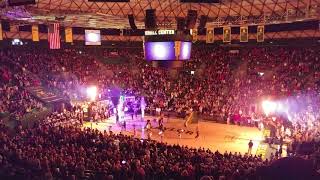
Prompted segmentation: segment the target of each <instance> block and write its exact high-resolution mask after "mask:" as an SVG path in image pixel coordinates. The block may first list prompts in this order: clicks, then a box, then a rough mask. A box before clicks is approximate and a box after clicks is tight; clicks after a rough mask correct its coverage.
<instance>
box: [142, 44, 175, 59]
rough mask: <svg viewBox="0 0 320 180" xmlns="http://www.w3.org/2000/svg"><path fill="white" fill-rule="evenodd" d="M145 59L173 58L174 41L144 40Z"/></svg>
mask: <svg viewBox="0 0 320 180" xmlns="http://www.w3.org/2000/svg"><path fill="white" fill-rule="evenodd" d="M144 53H145V59H146V60H147V61H153V60H158V61H161V60H175V59H176V56H175V50H174V42H145V43H144Z"/></svg>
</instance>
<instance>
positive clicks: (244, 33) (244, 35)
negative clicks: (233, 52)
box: [240, 26, 249, 42]
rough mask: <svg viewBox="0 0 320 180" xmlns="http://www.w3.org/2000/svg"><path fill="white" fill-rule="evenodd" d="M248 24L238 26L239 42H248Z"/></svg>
mask: <svg viewBox="0 0 320 180" xmlns="http://www.w3.org/2000/svg"><path fill="white" fill-rule="evenodd" d="M248 35H249V34H248V26H243V27H240V42H248Z"/></svg>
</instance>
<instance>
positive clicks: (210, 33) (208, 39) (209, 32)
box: [206, 29, 214, 43]
mask: <svg viewBox="0 0 320 180" xmlns="http://www.w3.org/2000/svg"><path fill="white" fill-rule="evenodd" d="M213 42H214V29H207V34H206V43H213Z"/></svg>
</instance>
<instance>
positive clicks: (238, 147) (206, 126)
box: [83, 116, 264, 154]
mask: <svg viewBox="0 0 320 180" xmlns="http://www.w3.org/2000/svg"><path fill="white" fill-rule="evenodd" d="M144 119H145V120H141V118H140V116H138V117H136V118H134V119H133V120H132V117H131V116H125V120H126V128H125V129H124V127H123V125H121V123H119V124H117V123H116V119H115V117H111V118H109V119H107V120H105V121H103V122H98V123H90V122H86V123H85V124H84V125H83V127H92V128H94V129H98V130H100V131H104V130H106V131H109V127H110V126H111V130H112V131H113V132H114V133H120V132H122V133H123V134H126V135H132V136H133V135H134V136H135V137H137V138H141V139H146V138H147V132H146V131H145V130H144V127H145V125H146V120H148V119H149V120H151V124H152V130H151V132H152V136H151V139H153V140H157V141H161V135H160V134H159V132H160V131H159V129H158V128H157V127H158V121H156V120H154V119H156V117H151V116H146V117H145V118H144ZM164 126H165V128H166V130H165V131H164V134H163V138H162V141H163V142H165V143H168V144H179V145H183V146H188V147H194V148H200V147H201V148H202V147H203V148H206V149H207V148H209V149H210V150H212V151H216V150H218V151H220V152H224V151H231V152H241V153H242V154H244V153H246V152H247V151H248V142H249V140H250V139H252V141H253V144H254V145H253V148H252V153H253V154H255V153H256V151H257V149H258V147H259V145H260V143H261V142H262V140H263V139H264V137H263V133H262V132H261V131H259V130H258V128H255V127H242V126H236V125H227V124H219V123H213V122H207V121H199V123H198V126H199V127H198V128H199V133H200V136H199V137H198V138H195V137H196V128H197V124H190V125H189V126H188V128H186V127H184V120H183V119H178V118H170V119H168V118H164ZM134 129H135V130H134ZM179 129H183V132H182V133H181V138H179V134H178V130H179Z"/></svg>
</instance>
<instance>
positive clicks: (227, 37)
mask: <svg viewBox="0 0 320 180" xmlns="http://www.w3.org/2000/svg"><path fill="white" fill-rule="evenodd" d="M223 42H231V27H223Z"/></svg>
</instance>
